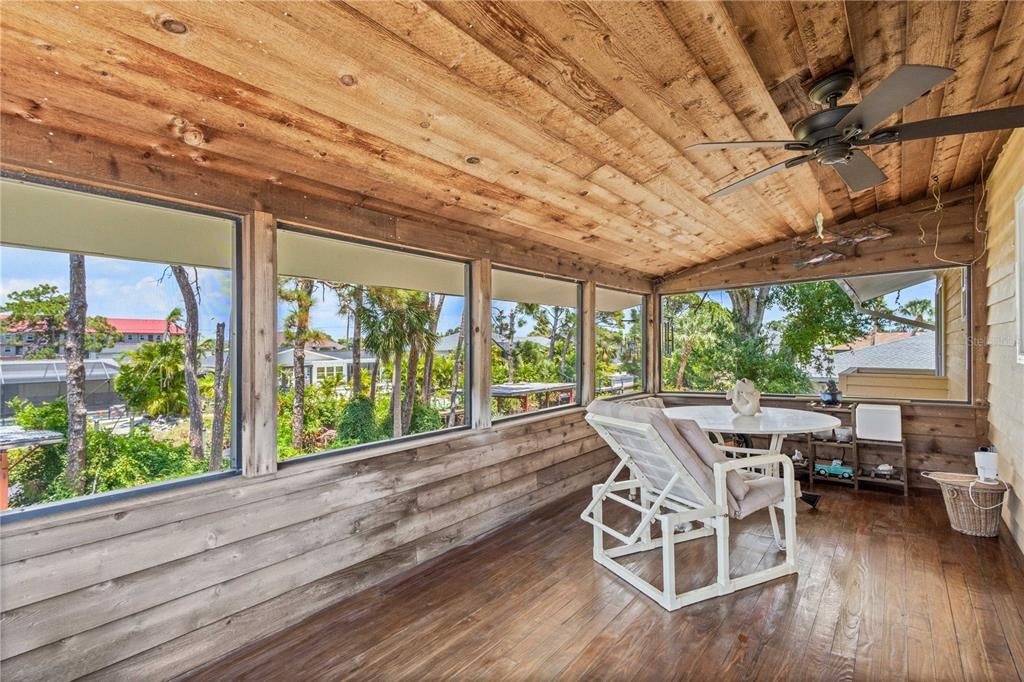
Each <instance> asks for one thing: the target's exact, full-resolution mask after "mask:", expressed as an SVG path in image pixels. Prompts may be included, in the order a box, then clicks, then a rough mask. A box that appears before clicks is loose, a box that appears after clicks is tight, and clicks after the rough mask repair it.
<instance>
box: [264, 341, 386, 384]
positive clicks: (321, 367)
mask: <svg viewBox="0 0 1024 682" xmlns="http://www.w3.org/2000/svg"><path fill="white" fill-rule="evenodd" d="M294 362H295V359H294V353H293V350H292V349H291V348H285V349H283V350H280V351H278V353H277V368H278V370H279V372H280V375H281V387H282V388H284V389H287V388H288V387H290V386H291V384H292V372H293V371H294V369H293V367H294ZM374 362H376V358H375V357H374V356H373V354H372V353H363V354H362V355H361V357H360V359H359V364H360V365H361V366H362V368H363V369H365V370H370V369H372V368H373V363H374ZM303 365H304V368H305V376H306V383H307V384H308V385H310V386H313V385H315V384H317V383H319V382H320V381H323V380H324V379H326V378H328V377H333V376H337V375H339V374H340V375H341V376H343V377H344V380H345V381H346V382H348V381H351V380H352V372H353V365H352V351H350V350H335V351H325V352H321V351H316V350H310V349H308V348H307V349H306V358H305V362H304V363H303Z"/></svg>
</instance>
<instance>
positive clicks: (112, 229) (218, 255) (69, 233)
mask: <svg viewBox="0 0 1024 682" xmlns="http://www.w3.org/2000/svg"><path fill="white" fill-rule="evenodd" d="M233 226H234V222H233V221H231V220H228V219H226V218H217V217H214V216H208V215H202V214H199V213H193V212H191V211H183V210H175V209H170V208H165V207H162V206H152V205H149V204H143V203H138V202H134V201H125V200H123V199H113V198H111V197H105V196H100V195H96V194H87V193H85V192H76V191H73V190H67V189H61V188H57V187H47V186H44V185H37V184H32V183H25V182H19V181H16V180H7V179H4V180H0V243H2V244H5V245H9V246H20V247H26V248H32V249H44V250H47V251H61V252H69V253H83V254H86V255H90V256H107V257H111V258H128V259H132V260H140V261H149V262H153V263H172V264H182V265H198V266H201V267H211V268H224V269H230V268H231V263H232V259H231V253H232V241H233V239H232V236H233V230H232V228H233Z"/></svg>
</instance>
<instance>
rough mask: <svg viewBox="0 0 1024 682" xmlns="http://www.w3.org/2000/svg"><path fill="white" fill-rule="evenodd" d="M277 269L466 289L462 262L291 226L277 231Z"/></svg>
mask: <svg viewBox="0 0 1024 682" xmlns="http://www.w3.org/2000/svg"><path fill="white" fill-rule="evenodd" d="M277 274H278V275H280V276H282V277H307V278H310V279H319V280H322V281H325V282H338V283H344V284H362V285H363V286H368V287H394V288H396V289H410V290H414V291H428V292H432V293H437V294H451V295H455V296H462V295H464V293H465V289H466V266H465V265H464V264H463V263H459V262H457V261H450V260H444V259H441V258H431V257H429V256H420V255H417V254H412V253H405V252H402V251H396V250H394V249H386V248H378V247H373V246H366V245H363V244H354V243H352V242H347V241H344V240H341V239H336V238H332V237H321V236H318V235H313V234H308V233H305V232H297V231H295V230H287V229H284V230H278V232H277Z"/></svg>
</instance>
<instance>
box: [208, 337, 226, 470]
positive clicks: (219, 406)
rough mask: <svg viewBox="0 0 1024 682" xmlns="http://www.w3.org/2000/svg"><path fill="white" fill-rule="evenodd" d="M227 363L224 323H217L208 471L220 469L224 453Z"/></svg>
mask: <svg viewBox="0 0 1024 682" xmlns="http://www.w3.org/2000/svg"><path fill="white" fill-rule="evenodd" d="M227 385H228V364H227V362H226V358H225V356H224V323H223V322H218V323H217V340H216V346H215V349H214V355H213V424H212V425H211V426H210V471H220V468H221V465H222V461H221V460H222V458H223V455H224V423H225V421H226V419H225V418H226V416H227V414H226V413H227V407H228V399H227V398H228V394H227Z"/></svg>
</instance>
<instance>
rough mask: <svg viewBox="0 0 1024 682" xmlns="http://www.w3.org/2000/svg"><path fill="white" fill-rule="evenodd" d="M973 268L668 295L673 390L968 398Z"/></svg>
mask: <svg viewBox="0 0 1024 682" xmlns="http://www.w3.org/2000/svg"><path fill="white" fill-rule="evenodd" d="M967 282H968V272H967V270H966V268H962V267H951V268H943V269H937V270H926V271H917V272H905V273H891V274H880V275H866V276H860V277H848V278H841V279H828V280H820V281H811V282H801V283H796V284H779V285H767V286H760V287H752V288H739V289H729V290H719V291H705V292H693V293H686V294H672V295H665V296H663V297H662V301H661V304H662V330H661V336H662V339H661V353H662V362H661V366H662V377H661V380H662V387H663V389H664V390H667V391H694V392H723V391H726V390H728V389H729V388H730V387H731V386H732V385H733V384H734V383H735V382H736V381H737V380H738V379H741V378H746V379H750V380H751V381H753V382H754V384H755V385H756V386H757V387H758V388H759V389H760V390H761V391H762V392H763V393H775V394H801V395H802V394H815V393H818V392H820V391H822V390H824V389H825V388H826V387H827V386H828V383H829V382H830V381H833V382H835V383H836V385H837V387H838V388H839V390H841V391H842V393H843V394H844V395H845V396H847V397H850V398H874V399H886V398H892V399H924V400H955V401H963V400H966V399H967V395H968V385H969V383H970V382H969V379H968V333H969V329H970V324H969V316H968V313H967V310H968V305H967V301H968V300H969V297H968V292H967Z"/></svg>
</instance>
